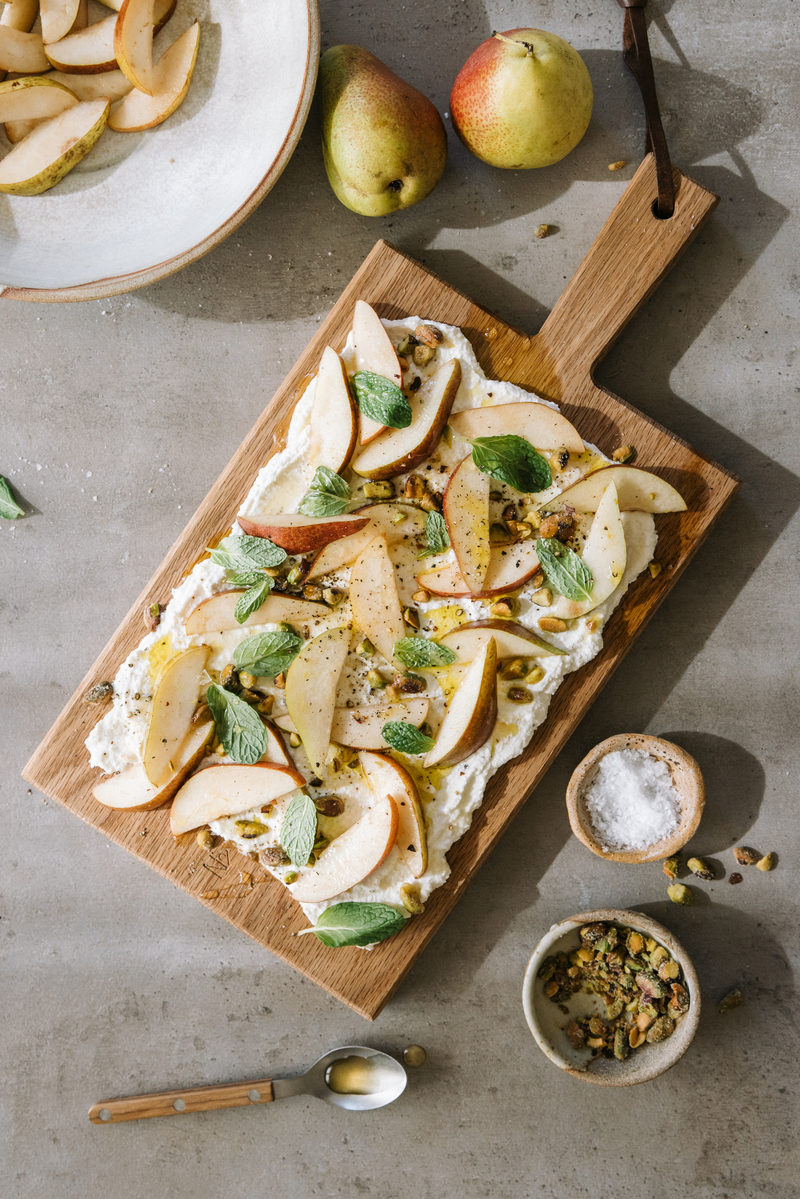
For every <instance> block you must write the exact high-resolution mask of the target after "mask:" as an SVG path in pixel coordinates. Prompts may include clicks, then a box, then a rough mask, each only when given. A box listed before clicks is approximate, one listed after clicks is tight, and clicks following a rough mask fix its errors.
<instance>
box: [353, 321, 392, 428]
mask: <svg viewBox="0 0 800 1199" xmlns="http://www.w3.org/2000/svg"><path fill="white" fill-rule="evenodd" d="M353 343H354V349H355V358H356V373H358V371H372V372H373V374H376V375H383V376H384V377H385V378H387V379H391V381H392V382H393V383H396V384H397V386H398V387H402V386H403V372H402V370H401V368H400V360H399V358H398V357H397V351H396V350H395V348H394V346H393V345H392V343H391V341H390V340H389V334H388V333H387V332H386V330H385V329H384V327H383V324H382V323H381V318H380V317H379V316H378V314H377V312H376V311H375V309H374V308H370V306H369V304H365V303H364V301H363V300H356V307H355V312H354V314H353ZM360 426H361V444H362V445H367V444H368V443H369V442H370V441H372V440H373V438H375V437H377V436H378V434H379V433H381V432H382V431H383V430H384V429H385V428H386V426H385V425H381V424H379V422H378V421H375V420H372V418H371V417H369V416H364V414H363V412H362V414H361V419H360Z"/></svg>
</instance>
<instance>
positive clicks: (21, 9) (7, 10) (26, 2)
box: [0, 0, 39, 33]
mask: <svg viewBox="0 0 800 1199" xmlns="http://www.w3.org/2000/svg"><path fill="white" fill-rule="evenodd" d="M38 15H39V0H14V2H13V4H4V5H3V8H2V14H0V25H8V26H9V27H10V28H11V29H19V30H21V31H22V32H23V33H29V32H30V31H31V29H33V26H34V24H35V22H36V18H37V17H38Z"/></svg>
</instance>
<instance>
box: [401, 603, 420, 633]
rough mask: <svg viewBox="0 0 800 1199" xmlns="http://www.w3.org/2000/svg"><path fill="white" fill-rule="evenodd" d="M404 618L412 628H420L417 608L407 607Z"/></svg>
mask: <svg viewBox="0 0 800 1199" xmlns="http://www.w3.org/2000/svg"><path fill="white" fill-rule="evenodd" d="M403 620H404V621H405V622H406V624H407V625H408V626H409V627H410V628H412V629H418V628H419V612H418V611H417V610H416V608H406V609H405V610H404V611H403Z"/></svg>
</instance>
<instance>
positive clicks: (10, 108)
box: [0, 75, 78, 122]
mask: <svg viewBox="0 0 800 1199" xmlns="http://www.w3.org/2000/svg"><path fill="white" fill-rule="evenodd" d="M77 103H78V100H77V97H76V96H75V95H73V93H72V92H71V91H69V90H68V89H67V88H66V87H63V86H62V84H60V83H56V82H55V81H54V80H52V79H50V78H49V77H48V76H47V75H26V76H24V77H23V78H22V79H6V80H5V82H3V83H0V121H4V122H5V121H40V120H47V119H48V118H49V117H57V116H58V114H59V113H61V112H65V111H66V109H68V108H73V107H74V106H75V105H76V104H77Z"/></svg>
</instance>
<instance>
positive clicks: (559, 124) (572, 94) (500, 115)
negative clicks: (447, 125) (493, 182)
mask: <svg viewBox="0 0 800 1199" xmlns="http://www.w3.org/2000/svg"><path fill="white" fill-rule="evenodd" d="M450 115H451V117H452V119H453V125H454V127H455V130H456V132H457V134H458V136H459V137H460V138H461V140H462V142H463V143H464V145H465V146H466V147H467V149H469V150H471V151H472V153H473V154H475V155H476V156H477V157H478V158H481V159H483V161H484V162H488V163H490V164H491V165H492V166H495V167H505V168H507V169H509V170H519V169H521V168H528V167H546V166H550V165H551V164H552V163H554V162H558V161H559V160H560V159H561V158H564V156H565V155H566V154H569V152H570V150H572V149H574V147H575V146H577V144H578V142H579V141H580V140H581V138H582V137H583V135H584V133H585V132H586V130H587V128H588V125H589V119H590V117H591V115H592V82H591V79H590V78H589V72H588V71H587V69H586V65H585V63H584V61H583V59H582V58H581V56H580V54H578V52H577V50H575V49H573V47H572V46H571V45H570V44H569V42H565V41H564V39H563V38H560V37H558V36H557V35H556V34H554V33H545V32H544V31H543V30H541V29H509V30H508V31H507V32H506V33H493V34H492V36H491V37H490V38H487V39H486V41H485V42H483V43H482V44H481V45H480V46H478V49H477V50H476V51H475V52H474V54H472V55H470V57H469V58H468V59H467V61H466V62H465V63H464V66H463V67H462V68H461V70H460V71H459V73H458V76H457V78H456V81H455V83H454V84H453V91H452V93H451V96H450Z"/></svg>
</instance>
